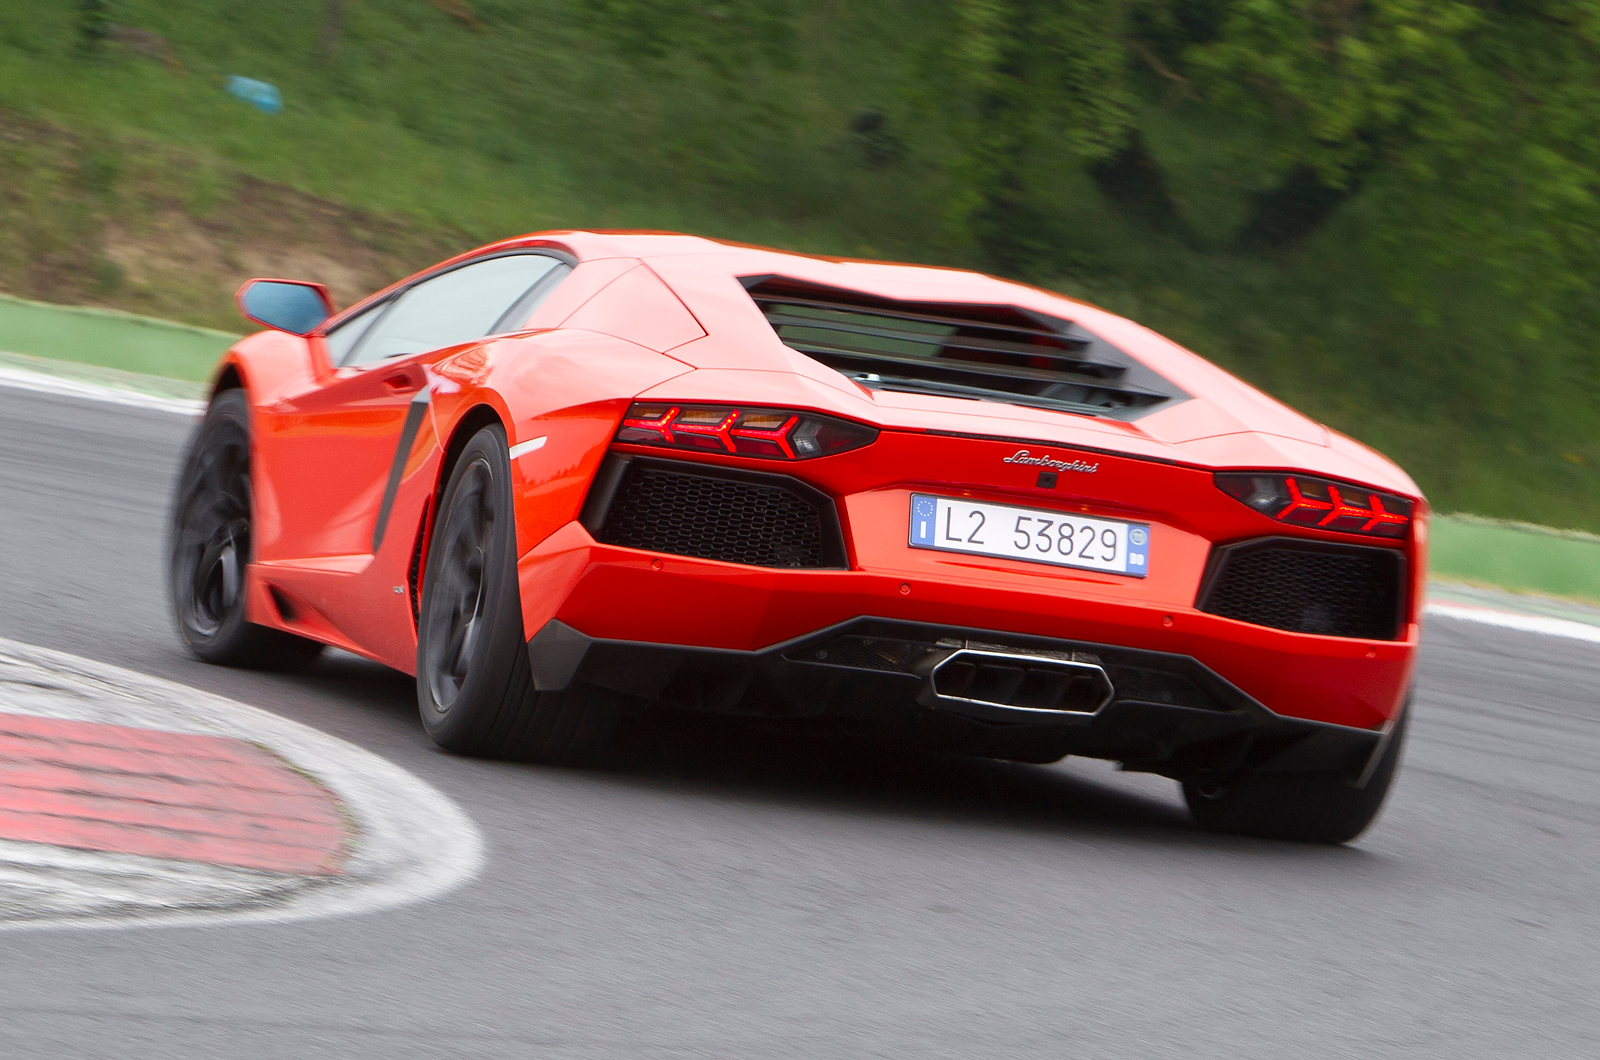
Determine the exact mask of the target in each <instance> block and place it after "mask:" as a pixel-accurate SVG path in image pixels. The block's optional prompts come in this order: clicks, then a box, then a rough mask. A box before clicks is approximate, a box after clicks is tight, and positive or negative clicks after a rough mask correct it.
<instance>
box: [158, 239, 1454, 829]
mask: <svg viewBox="0 0 1600 1060" xmlns="http://www.w3.org/2000/svg"><path fill="white" fill-rule="evenodd" d="M239 303H240V307H241V309H242V310H243V312H244V314H245V315H246V316H247V317H249V318H250V319H251V320H254V321H256V322H257V323H259V324H262V325H265V326H266V327H267V328H268V329H270V330H267V331H263V332H260V333H258V334H255V335H252V336H250V337H248V338H246V339H243V340H242V341H240V342H239V343H237V344H236V345H235V346H234V347H233V348H232V349H231V350H229V352H228V353H227V354H226V356H225V357H224V358H223V360H222V363H221V365H220V366H219V369H218V372H217V375H216V380H215V387H214V392H213V396H212V399H211V405H210V410H209V412H208V413H207V414H206V417H205V419H204V421H203V423H202V425H201V426H200V428H199V429H198V431H197V433H196V436H195V438H194V441H193V443H192V445H191V448H190V449H189V452H188V455H187V457H186V462H185V465H184V468H183V471H182V474H181V476H180V481H179V487H178V491H177V497H176V500H175V504H174V510H173V517H172V545H171V576H172V591H173V594H174V598H175V603H176V611H177V617H178V621H179V627H180V629H181V631H182V635H183V638H184V640H185V641H186V642H187V644H188V645H189V647H190V648H192V649H193V651H194V652H195V654H197V655H198V656H200V658H202V659H205V660H208V661H211V662H218V663H229V664H235V665H239V664H259V665H284V664H286V663H290V662H293V661H297V660H304V659H306V658H309V657H310V656H312V655H313V654H315V653H316V652H317V651H319V650H320V649H321V648H322V646H323V645H328V644H331V645H336V646H337V647H340V648H343V649H345V650H348V651H352V652H357V653H359V654H361V655H364V656H367V657H368V658H371V659H376V660H378V661H380V662H383V663H386V664H388V665H390V666H393V667H396V668H398V669H401V670H405V671H407V672H414V673H415V674H416V676H417V695H418V699H419V701H420V706H421V712H422V721H423V725H424V727H425V728H426V729H427V731H428V733H429V734H430V735H431V736H432V737H433V739H434V740H436V741H437V742H438V743H439V744H440V745H442V746H443V747H446V748H448V749H450V750H453V751H458V752H464V753H470V754H486V755H503V756H508V757H517V758H523V759H532V760H541V761H554V762H580V761H583V760H586V759H590V758H592V756H594V755H595V754H596V753H597V752H598V751H599V750H600V749H601V748H602V747H603V746H604V745H605V744H606V742H607V740H608V739H609V738H610V736H611V734H612V732H613V731H614V729H615V728H616V726H617V724H618V721H619V719H620V718H622V717H623V716H625V715H626V714H627V713H629V712H631V711H639V710H644V709H649V708H651V707H670V708H677V709H686V710H694V711H711V712H722V713H728V714H743V715H759V716H762V717H767V718H814V717H822V716H827V717H835V718H847V719H854V722H855V725H854V728H856V729H859V728H861V727H863V726H865V727H867V728H870V729H872V730H875V731H876V732H878V733H879V734H881V736H882V737H883V738H885V739H889V740H895V741H901V742H904V743H906V744H913V745H920V746H924V747H929V748H935V749H941V750H947V751H954V752H961V753H968V754H975V755H987V756H993V757H997V758H1007V759H1014V760H1020V761H1027V762H1049V761H1054V760H1056V759H1059V758H1061V757H1062V756H1064V755H1069V754H1072V755H1087V756H1092V757H1097V758H1106V759H1111V760H1114V761H1117V762H1120V763H1121V764H1122V765H1123V767H1124V768H1127V769H1130V770H1140V771H1146V772H1152V773H1159V774H1163V775H1165V776H1168V777H1172V778H1175V779H1177V780H1178V781H1180V782H1181V783H1182V785H1183V790H1184V793H1185V795H1186V797H1187V800H1188V804H1189V806H1190V808H1191V810H1192V812H1193V813H1194V816H1195V817H1196V818H1197V819H1198V820H1199V821H1200V822H1201V823H1202V824H1204V825H1206V826H1209V827H1213V828H1217V829H1222V830H1229V831H1235V832H1243V833H1251V834H1258V835H1269V836H1280V837H1288V838H1300V839H1308V840H1318V841H1325V842H1343V841H1345V840H1348V839H1350V838H1352V837H1354V836H1355V835H1356V834H1358V833H1359V832H1360V831H1361V830H1362V829H1363V828H1364V827H1365V826H1366V825H1367V824H1368V823H1369V822H1370V821H1371V820H1372V818H1373V817H1374V816H1375V814H1376V813H1377V811H1378V809H1379V807H1380V805H1381V803H1382V801H1383V797H1384V794H1385V792H1386V791H1387V789H1388V787H1389V784H1390V781H1391V778H1392V777H1393V774H1394V770H1395V765H1396V762H1397V760H1398V759H1399V756H1400V748H1401V743H1402V738H1403V733H1404V728H1405V721H1406V705H1407V702H1408V698H1409V690H1410V687H1411V681H1412V672H1413V666H1414V662H1415V658H1416V651H1417V642H1418V631H1419V630H1418V617H1419V613H1420V610H1421V603H1422V585H1423V576H1424V566H1425V555H1424V552H1425V548H1424V546H1425V543H1426V540H1427V535H1426V532H1425V530H1426V523H1425V521H1424V520H1425V515H1426V506H1425V503H1424V501H1423V499H1422V497H1421V495H1420V493H1419V492H1418V490H1417V487H1416V486H1415V484H1413V483H1412V481H1411V480H1410V479H1409V478H1408V477H1407V476H1406V475H1405V473H1404V472H1402V471H1401V470H1400V469H1399V468H1397V467H1396V466H1395V465H1394V464H1392V463H1390V462H1389V461H1388V460H1386V459H1384V458H1383V457H1381V456H1379V455H1378V454H1376V453H1374V452H1372V451H1371V450H1369V449H1366V448H1364V447H1363V446H1361V445H1358V444H1357V443H1355V442H1353V441H1351V440H1350V439H1348V438H1345V437H1343V436H1341V435H1339V434H1336V433H1334V432H1333V431H1331V430H1328V429H1327V428H1325V427H1322V426H1320V425H1318V424H1316V423H1314V422H1312V421H1311V420H1309V419H1307V418H1305V417H1304V416H1301V415H1299V414H1298V413H1295V412H1293V411H1292V410H1290V409H1288V408H1286V407H1284V406H1283V405H1281V404H1279V403H1278V402H1276V401H1274V400H1272V399H1271V398H1268V397H1266V396H1264V395H1263V394H1261V393H1260V392H1258V391H1256V390H1254V389H1252V388H1250V387H1249V386H1246V385H1245V384H1243V383H1241V382H1240V381H1238V380H1237V379H1235V378H1233V377H1232V376H1230V375H1228V374H1227V373H1225V372H1223V371H1222V370H1220V369H1218V368H1217V367H1215V366H1213V365H1211V364H1210V363H1208V362H1206V361H1204V360H1202V359H1201V358H1199V357H1197V356H1195V355H1194V354H1192V353H1189V352H1188V351H1186V350H1184V349H1182V348H1180V347H1178V346H1176V345H1174V344H1173V343H1171V342H1169V341H1167V340H1166V339H1163V338H1161V337H1160V336H1159V335H1156V334H1154V333H1152V332H1150V331H1148V330H1146V329H1144V328H1142V327H1139V326H1138V325H1136V324H1133V323H1130V322H1129V321H1127V320H1124V319H1121V318H1119V317H1116V316H1113V315H1112V314H1110V313H1107V312H1105V311H1103V310H1100V309H1096V308H1094V307H1092V306H1089V305H1085V304H1083V303H1080V302H1076V301H1073V300H1071V299H1068V298H1063V297H1061V296H1059V295H1055V294H1051V293H1048V292H1046V291H1041V290H1037V289H1034V288H1031V287H1026V286H1022V285H1020V284H1015V283H1008V282H1005V281H1002V280H998V279H993V278H991V277H988V276H981V275H977V274H974V273H971V272H961V271H954V270H947V269H934V268H923V267H914V266H907V265H891V264H880V263H872V262H861V261H844V260H836V259H825V258H816V257H806V256H802V255H797V254H787V253H781V252H778V251H773V250H764V249H760V248H755V247H747V246H738V245H731V244H725V243H718V242H713V241H710V240H706V239H699V238H693V237H688V236H679V235H670V234H658V233H599V232H553V233H546V234H541V235H532V236H524V237H521V238H518V239H512V240H508V241H506V242H502V243H496V244H494V245H492V246H488V247H484V248H482V249H480V250H475V251H472V252H471V253H468V254H464V255H462V256H460V257H458V258H453V259H451V260H450V261H447V262H444V263H443V264H441V265H439V266H437V267H435V268H432V269H429V270H427V271H426V272H423V273H419V274H418V275H416V276H413V277H411V278H410V279H408V280H405V281H403V282H401V283H398V284H396V285H394V286H393V287H391V288H389V289H387V290H385V291H381V292H379V293H378V294H375V295H373V296H372V297H370V298H368V299H366V300H365V301H362V302H360V303H359V304H357V305H355V306H353V307H351V308H350V309H347V310H345V311H344V312H336V311H335V309H334V307H333V305H332V303H331V301H330V299H329V297H328V294H327V292H326V290H325V289H324V288H322V287H320V286H318V285H316V284H310V283H299V282H292V281H286V280H252V281H251V282H250V283H248V284H246V285H245V286H244V287H243V288H242V289H241V291H240V294H239Z"/></svg>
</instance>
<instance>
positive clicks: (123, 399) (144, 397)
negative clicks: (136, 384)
mask: <svg viewBox="0 0 1600 1060" xmlns="http://www.w3.org/2000/svg"><path fill="white" fill-rule="evenodd" d="M0 386H8V387H11V388H12V389H14V390H31V391H33V392H34V393H38V394H58V395H61V396H62V397H75V398H84V399H86V400H88V401H103V402H105V403H107V404H110V405H128V406H131V407H133V408H141V409H154V410H156V411H158V412H171V413H175V414H177V415H180V416H198V415H200V414H201V413H203V412H205V410H206V403H205V402H204V401H194V400H192V399H189V398H172V397H159V396H157V395H155V394H141V393H139V392H138V391H136V390H119V389H117V388H116V387H109V386H101V385H99V384H98V383H84V382H80V381H79V380H77V379H65V378H63V377H61V376H58V375H46V374H45V373H43V372H30V371H27V370H26V369H22V368H8V367H0Z"/></svg>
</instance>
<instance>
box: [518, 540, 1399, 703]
mask: <svg viewBox="0 0 1600 1060" xmlns="http://www.w3.org/2000/svg"><path fill="white" fill-rule="evenodd" d="M519 575H520V578H521V583H522V600H523V618H524V628H525V629H527V630H529V631H533V632H537V631H540V630H542V629H543V628H544V627H545V625H546V623H548V622H549V621H550V620H552V619H559V620H560V621H561V622H562V623H564V624H565V625H566V626H567V627H569V628H571V629H573V630H576V631H581V632H582V633H583V634H584V635H585V636H587V637H590V638H594V639H595V640H597V641H603V642H609V641H617V642H629V643H640V644H657V645H671V646H673V648H674V650H677V649H680V648H681V649H683V650H689V649H694V648H698V649H706V650H707V651H708V652H710V653H712V654H715V653H716V652H735V653H743V654H744V655H745V656H748V657H752V658H753V657H757V656H764V655H768V654H770V653H771V652H773V651H778V650H779V649H783V650H787V648H785V646H786V645H789V644H791V643H794V642H798V641H801V640H803V639H805V638H807V637H810V636H812V635H814V634H817V633H819V632H820V631H824V630H830V629H833V628H835V627H838V626H840V625H841V624H843V623H848V622H851V621H854V620H856V619H858V618H860V617H861V616H864V615H871V616H877V617H879V618H881V619H883V620H886V621H891V622H903V623H912V624H917V625H922V626H926V627H929V628H937V629H947V630H977V631H983V632H982V634H981V636H976V638H975V639H980V640H983V639H988V640H994V639H996V638H1002V639H1003V638H1005V637H1011V638H1022V639H1024V640H1026V639H1029V638H1033V639H1039V640H1042V641H1050V642H1056V643H1077V644H1093V645H1101V646H1115V648H1116V649H1118V650H1132V651H1145V652H1156V653H1160V654H1162V655H1164V656H1172V657H1184V658H1188V659H1190V660H1193V661H1194V662H1195V663H1196V664H1198V665H1200V666H1202V667H1203V668H1204V669H1205V670H1207V671H1209V672H1210V673H1212V674H1214V675H1216V676H1217V677H1218V678H1219V679H1220V680H1222V681H1224V682H1226V683H1227V684H1228V685H1229V686H1231V687H1232V688H1234V689H1235V690H1237V691H1238V692H1239V693H1240V694H1241V695H1243V696H1245V697H1246V698H1248V699H1249V700H1250V701H1252V702H1254V703H1256V704H1258V705H1260V706H1261V707H1262V708H1263V709H1266V710H1268V711H1270V712H1271V713H1272V714H1274V715H1276V716H1279V717H1282V718H1294V719H1298V720H1302V721H1307V722H1314V723H1324V724H1331V725H1337V726H1341V727H1344V728H1350V729H1358V730H1369V731H1378V730H1381V729H1383V728H1384V727H1385V726H1386V725H1387V724H1388V723H1389V722H1391V721H1392V720H1393V719H1394V718H1395V717H1396V716H1398V714H1399V712H1400V710H1401V708H1402V705H1403V701H1404V696H1405V694H1406V691H1407V689H1408V688H1409V686H1410V683H1411V674H1412V668H1413V665H1414V660H1415V650H1416V643H1417V638H1418V633H1419V630H1418V627H1417V626H1416V624H1415V623H1411V624H1408V625H1407V626H1406V627H1405V632H1406V637H1405V639H1404V640H1396V641H1375V640H1361V639H1355V638H1347V637H1333V636H1321V635H1315V634H1306V633H1292V632H1285V631H1282V630H1277V629H1270V628H1267V627H1264V626H1256V625H1251V624H1248V623H1245V622H1239V621H1236V620H1233V619H1228V618H1222V617H1220V616H1217V615H1211V614H1207V613H1204V612H1200V611H1197V610H1195V609H1194V608H1193V607H1192V606H1191V607H1180V606H1176V605H1174V604H1172V603H1170V602H1167V603H1160V602H1154V603H1153V602H1141V601H1136V600H1127V599H1119V598H1117V597H1116V596H1114V595H1112V594H1111V593H1109V592H1107V591H1106V590H1104V589H1100V590H1098V591H1097V590H1096V587H1095V586H1094V585H1092V584H1086V585H1085V586H1084V587H1083V588H1082V591H1077V590H1076V589H1074V590H1073V591H1071V592H1069V591H1065V590H1066V589H1067V587H1066V586H1064V585H1063V584H1062V583H1061V582H1060V581H1054V582H1050V583H1048V584H1043V585H1040V584H1029V583H1023V582H1021V581H1020V580H1019V579H1015V578H1012V579H1011V580H1009V581H1007V582H996V581H986V580H985V576H986V572H984V571H982V570H975V571H972V572H970V573H969V572H963V571H962V570H961V568H959V567H957V566H954V565H952V566H951V567H948V568H945V569H943V570H941V571H940V572H939V577H937V578H935V577H928V576H918V575H917V574H913V573H908V572H901V571H889V572H878V571H871V570H867V571H863V570H839V571H830V570H773V569H767V568H758V567H747V566H740V565H737V564H730V563H719V562H716V561H712V560H700V559H692V558H688V557H682V556H667V555H659V554H653V553H648V552H640V551H636V550H633V549H624V548H616V547H612V546H607V545H602V544H598V543H596V542H595V541H594V539H593V538H592V537H590V536H589V534H588V533H587V532H586V531H584V529H583V528H582V527H581V526H579V525H578V524H576V523H572V524H569V525H568V526H567V527H564V528H563V529H562V530H559V531H557V532H556V533H555V534H553V535H551V537H549V538H548V539H546V540H545V541H544V542H543V543H542V544H541V545H540V546H538V547H537V548H535V549H534V550H533V551H531V552H529V553H528V554H527V555H526V556H524V557H523V559H522V561H521V564H520V570H519ZM1113 588H1114V587H1113ZM935 639H938V638H935Z"/></svg>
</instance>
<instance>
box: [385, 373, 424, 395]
mask: <svg viewBox="0 0 1600 1060" xmlns="http://www.w3.org/2000/svg"><path fill="white" fill-rule="evenodd" d="M383 385H384V386H386V387H388V388H389V389H390V390H391V391H393V392H394V393H396V394H409V393H411V392H412V391H414V390H421V389H422V380H420V379H418V378H417V377H416V376H415V375H413V374H412V373H410V372H390V373H389V374H388V375H386V376H384V377H383Z"/></svg>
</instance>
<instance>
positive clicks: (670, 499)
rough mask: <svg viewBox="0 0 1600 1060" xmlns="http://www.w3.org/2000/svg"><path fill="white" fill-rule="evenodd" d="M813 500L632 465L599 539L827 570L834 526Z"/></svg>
mask: <svg viewBox="0 0 1600 1060" xmlns="http://www.w3.org/2000/svg"><path fill="white" fill-rule="evenodd" d="M822 503H825V502H824V501H822V500H821V499H819V498H814V497H810V496H807V495H806V492H804V491H803V489H794V488H790V487H788V486H785V485H783V484H781V483H780V482H774V481H771V479H770V478H769V479H768V481H755V480H747V479H736V478H723V477H720V476H712V475H703V474H696V473H694V472H686V471H678V470H675V469H669V468H663V467H657V466H652V465H646V464H642V463H640V462H634V463H632V464H630V465H629V466H628V469H627V470H626V471H625V472H624V473H623V477H622V482H621V483H620V484H619V485H618V487H617V492H616V497H615V498H614V499H613V500H612V502H611V509H610V511H609V512H608V513H607V515H606V520H605V523H604V525H603V526H602V527H601V530H600V535H599V539H600V540H601V541H603V542H605V543H606V544H609V545H621V546H622V547H624V548H639V549H645V550H647V551H650V552H669V553H672V554H673V555H678V556H695V557H697V558H699V559H718V560H723V561H724V562H727V563H748V564H750V565H751V566H755V567H828V566H838V565H839V564H838V563H836V562H832V561H831V560H832V558H833V557H832V555H831V554H832V553H834V552H836V551H838V549H835V548H830V545H831V544H832V542H830V541H829V536H830V534H831V535H833V536H836V534H837V531H836V530H834V527H835V525H836V524H835V523H834V521H833V520H832V519H830V518H825V517H824V512H823V511H821V510H820V505H821V504H822Z"/></svg>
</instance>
